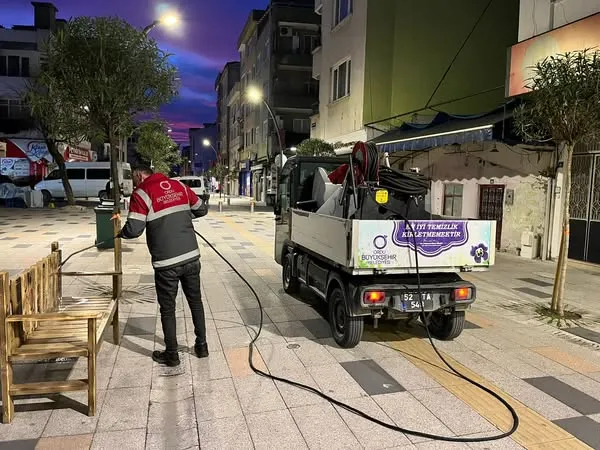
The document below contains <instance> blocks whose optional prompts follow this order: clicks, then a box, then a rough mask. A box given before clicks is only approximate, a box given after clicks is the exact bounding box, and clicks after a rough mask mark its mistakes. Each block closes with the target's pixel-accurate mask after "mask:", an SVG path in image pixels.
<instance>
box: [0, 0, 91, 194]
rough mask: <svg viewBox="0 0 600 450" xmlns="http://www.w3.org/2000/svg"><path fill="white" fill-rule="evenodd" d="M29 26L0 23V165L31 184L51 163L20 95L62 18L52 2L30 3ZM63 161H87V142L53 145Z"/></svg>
mask: <svg viewBox="0 0 600 450" xmlns="http://www.w3.org/2000/svg"><path fill="white" fill-rule="evenodd" d="M32 5H33V12H34V21H33V25H14V26H12V27H11V28H5V27H2V26H0V167H1V173H2V175H4V176H7V177H9V178H11V179H12V180H13V181H15V182H17V183H19V184H27V183H29V184H33V183H35V182H36V181H39V180H40V179H41V178H42V177H43V176H45V175H46V174H47V173H48V171H49V170H52V169H53V168H54V162H53V158H52V156H51V155H50V153H49V151H48V148H47V146H46V143H45V142H44V139H43V136H42V134H41V133H40V132H39V131H38V129H37V127H36V126H35V122H34V121H33V119H32V117H31V113H30V110H29V107H28V106H27V105H26V104H25V102H24V100H23V94H24V92H25V90H26V89H27V87H28V85H29V83H30V82H31V80H32V79H33V78H34V77H36V76H38V75H39V74H40V70H41V63H42V48H43V45H44V43H45V42H46V41H47V40H48V38H49V37H50V35H51V33H53V32H54V31H56V30H58V29H60V27H61V26H63V25H64V24H65V20H63V19H58V18H57V17H56V14H57V12H58V10H57V9H56V7H55V6H54V5H53V4H52V3H45V2H32ZM59 151H61V152H62V154H63V156H64V157H65V160H67V161H92V160H94V159H95V158H96V155H95V153H93V152H91V151H90V144H89V143H81V144H79V145H77V146H68V145H62V144H61V145H59Z"/></svg>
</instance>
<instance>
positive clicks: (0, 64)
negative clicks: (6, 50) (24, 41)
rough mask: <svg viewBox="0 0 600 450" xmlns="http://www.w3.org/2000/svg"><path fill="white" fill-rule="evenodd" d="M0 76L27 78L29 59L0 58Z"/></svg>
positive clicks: (15, 57) (28, 74)
mask: <svg viewBox="0 0 600 450" xmlns="http://www.w3.org/2000/svg"><path fill="white" fill-rule="evenodd" d="M0 76H3V77H6V76H9V77H29V76H31V75H30V72H29V58H26V57H22V56H14V55H10V56H0Z"/></svg>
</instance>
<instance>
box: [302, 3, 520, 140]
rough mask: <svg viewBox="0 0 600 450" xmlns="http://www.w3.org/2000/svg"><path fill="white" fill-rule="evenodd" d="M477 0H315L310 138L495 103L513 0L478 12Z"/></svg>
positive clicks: (353, 136)
mask: <svg viewBox="0 0 600 450" xmlns="http://www.w3.org/2000/svg"><path fill="white" fill-rule="evenodd" d="M485 6H486V5H485V2H484V3H482V2H480V1H477V0H459V1H457V2H451V3H449V2H446V1H443V0H434V1H430V2H416V3H415V4H414V5H411V6H410V8H409V7H407V6H406V4H405V3H403V2H397V1H394V0H377V1H373V0H364V1H359V0H320V1H317V2H316V11H317V12H318V13H319V14H320V15H321V46H320V47H319V48H318V49H316V50H315V52H314V61H313V76H314V77H315V78H317V79H318V80H319V86H320V94H319V106H318V112H317V113H316V114H315V115H313V117H312V123H311V137H315V138H321V139H324V140H326V141H328V142H331V143H352V142H354V141H357V140H369V139H372V138H374V137H376V136H378V135H380V134H381V133H382V132H385V131H388V130H390V129H393V128H394V127H396V126H400V125H401V124H402V123H404V122H406V121H411V122H413V123H422V124H427V123H428V122H430V121H431V120H432V119H433V117H435V115H436V113H437V112H438V111H444V112H448V113H452V114H461V115H462V114H467V115H468V114H480V113H485V112H488V111H491V110H493V109H494V108H496V107H498V106H499V105H500V104H502V102H503V100H504V98H503V95H502V94H503V92H502V86H503V85H504V78H505V75H506V74H505V70H506V66H505V60H506V56H505V53H506V49H507V48H508V47H509V46H510V45H512V44H513V43H514V42H515V41H516V38H517V29H518V8H519V6H518V0H509V1H506V2H492V3H491V4H490V6H489V8H488V9H486V10H485V13H483V9H484V8H485ZM482 13H483V14H482ZM457 30H461V32H460V33H458V32H457ZM471 31H473V32H472V35H470V36H469V33H470V32H471ZM465 40H466V42H465ZM463 43H465V44H464V46H463V45H462V44H463ZM449 66H451V67H450V69H449V70H448V72H447V73H446V70H447V69H448V68H449ZM429 107H434V108H429Z"/></svg>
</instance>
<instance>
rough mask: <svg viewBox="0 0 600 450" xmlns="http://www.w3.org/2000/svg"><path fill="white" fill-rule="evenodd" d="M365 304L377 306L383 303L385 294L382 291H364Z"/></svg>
mask: <svg viewBox="0 0 600 450" xmlns="http://www.w3.org/2000/svg"><path fill="white" fill-rule="evenodd" d="M364 300H365V303H366V304H371V305H374V304H378V303H383V302H385V292H383V291H366V292H365V294H364Z"/></svg>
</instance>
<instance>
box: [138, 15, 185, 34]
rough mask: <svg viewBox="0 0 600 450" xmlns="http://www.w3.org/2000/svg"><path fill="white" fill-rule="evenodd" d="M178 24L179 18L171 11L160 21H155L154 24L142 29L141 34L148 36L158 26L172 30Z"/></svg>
mask: <svg viewBox="0 0 600 450" xmlns="http://www.w3.org/2000/svg"><path fill="white" fill-rule="evenodd" d="M178 23H179V16H178V15H177V14H176V13H175V12H173V11H171V12H169V13H167V14H163V15H162V17H161V18H160V19H156V20H155V21H154V22H152V23H151V24H150V25H148V26H147V27H146V28H144V30H143V31H142V33H144V34H145V35H148V33H150V32H151V31H152V30H153V29H154V28H155V27H156V26H158V25H166V26H167V27H169V28H173V27H174V26H175V25H177V24H178Z"/></svg>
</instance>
